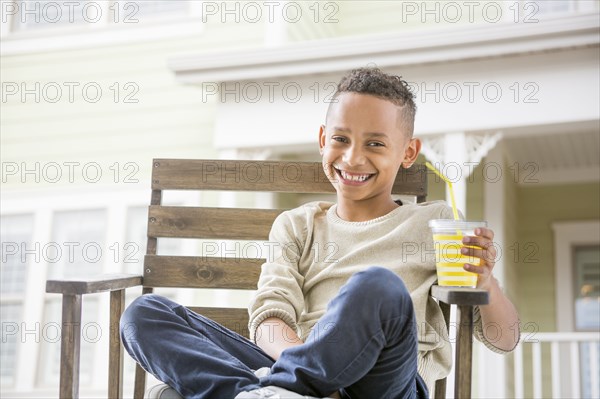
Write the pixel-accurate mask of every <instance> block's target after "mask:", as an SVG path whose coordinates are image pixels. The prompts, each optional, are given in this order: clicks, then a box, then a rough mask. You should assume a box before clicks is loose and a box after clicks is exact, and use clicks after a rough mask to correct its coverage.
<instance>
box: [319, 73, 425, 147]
mask: <svg viewBox="0 0 600 399" xmlns="http://www.w3.org/2000/svg"><path fill="white" fill-rule="evenodd" d="M346 92H352V93H361V94H370V95H373V96H375V97H379V98H381V99H383V100H387V101H390V102H391V103H393V104H395V105H397V106H399V107H400V108H401V109H402V119H403V121H402V124H403V125H404V127H405V128H406V129H407V132H408V136H409V137H412V134H413V130H414V125H415V114H416V113H417V105H416V104H415V101H414V94H413V93H412V91H411V90H410V87H409V86H408V83H406V81H404V80H402V76H395V75H388V74H386V73H384V72H382V71H381V70H380V69H379V68H373V67H369V68H358V69H353V70H352V71H350V72H349V73H348V74H346V75H345V76H344V77H342V79H341V80H340V82H339V83H338V85H337V90H336V92H335V93H334V95H333V99H334V100H335V99H336V98H337V97H338V96H339V95H340V94H341V93H346ZM330 107H331V106H330ZM327 113H329V111H328V112H327Z"/></svg>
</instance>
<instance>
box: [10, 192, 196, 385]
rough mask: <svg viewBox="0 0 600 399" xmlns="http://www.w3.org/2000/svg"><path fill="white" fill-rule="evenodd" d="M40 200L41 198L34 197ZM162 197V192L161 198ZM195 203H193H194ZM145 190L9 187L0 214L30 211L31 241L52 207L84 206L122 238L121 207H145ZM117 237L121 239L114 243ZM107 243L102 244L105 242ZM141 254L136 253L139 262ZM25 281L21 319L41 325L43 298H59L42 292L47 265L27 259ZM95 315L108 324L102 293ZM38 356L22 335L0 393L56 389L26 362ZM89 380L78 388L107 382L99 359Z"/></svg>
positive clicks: (182, 296)
mask: <svg viewBox="0 0 600 399" xmlns="http://www.w3.org/2000/svg"><path fill="white" fill-rule="evenodd" d="M40 198H43V200H40ZM201 198H202V193H201V192H198V193H197V194H196V197H195V198H193V200H190V197H189V196H185V193H179V192H169V196H168V203H175V202H177V203H181V204H182V205H192V204H191V203H190V201H193V203H196V202H197V201H200V200H201ZM163 199H164V196H163ZM198 203H199V202H198ZM149 205H150V190H149V188H148V187H146V186H145V185H144V187H143V188H142V187H140V188H135V189H123V190H114V189H113V190H111V189H108V188H107V189H106V190H101V189H100V190H96V189H94V190H90V189H85V188H73V189H69V190H68V192H67V191H65V190H58V189H50V190H31V191H20V190H15V191H13V192H11V193H3V195H2V216H7V215H13V214H23V213H32V214H33V215H34V234H33V237H32V239H33V242H50V239H51V237H50V235H51V230H52V229H51V227H52V223H53V221H52V215H53V214H54V212H57V211H74V210H85V209H99V208H102V209H106V210H107V212H108V214H107V217H108V219H109V222H108V225H107V231H106V237H107V240H108V241H110V242H114V241H117V242H123V241H124V240H125V232H126V228H125V227H126V226H125V223H126V218H125V215H126V211H127V208H129V207H133V206H146V207H147V206H149ZM119 240H121V241H119ZM108 241H107V242H108ZM185 241H186V242H185V243H184V245H183V247H182V251H186V250H187V251H189V248H191V247H192V246H193V242H187V241H191V240H185ZM143 255H144V254H140V256H141V259H142V261H143ZM122 266H123V265H122V264H113V263H111V262H104V265H103V270H102V273H114V272H115V271H119V272H120V270H117V269H119V268H121V269H122ZM27 267H28V273H27V280H26V283H25V292H24V294H23V301H22V302H21V303H22V305H23V310H22V314H21V316H22V318H23V321H24V322H26V323H28V325H32V323H36V322H39V323H42V322H43V315H44V311H45V306H46V303H47V301H48V300H49V299H59V300H60V299H61V298H60V296H59V295H58V294H48V293H46V292H45V285H46V275H47V269H48V264H46V263H44V262H41V263H39V264H36V263H33V262H31V263H28V266H27ZM192 294H193V292H191V291H190V290H186V291H185V292H184V291H181V292H177V295H176V297H175V298H174V299H175V300H177V301H180V302H185V303H188V302H191V298H192ZM98 309H99V312H98V315H97V318H96V320H95V321H96V322H98V323H99V324H100V325H101V326H108V316H109V315H108V310H109V296H108V295H102V296H101V297H100V298H98ZM103 341H104V338H102V340H101V341H99V343H98V344H99V345H98V347H97V348H95V355H96V356H99V357H97V359H100V358H101V357H102V358H103V359H108V344H107V342H106V345H104V344H103ZM41 355H42V348H41V346H38V345H37V344H36V342H34V340H31V339H28V340H27V341H26V342H25V343H23V344H22V345H20V346H19V348H18V349H17V354H16V356H17V357H16V359H15V368H16V372H15V375H14V380H13V383H12V384H11V385H9V386H3V387H2V393H3V394H4V395H9V396H11V395H13V394H14V395H17V394H18V395H24V396H23V397H28V395H35V396H40V397H44V396H48V395H53V394H55V392H56V389H58V387H55V386H47V385H45V384H41V383H40V380H39V376H38V373H37V370H35V372H32V370H31V365H32V364H36V363H37V362H38V360H39V357H40V356H41ZM92 374H93V375H94V380H93V383H92V384H91V385H90V386H87V387H84V388H83V389H84V391H87V392H83V393H84V394H91V395H98V394H100V393H101V392H104V390H105V389H106V381H108V370H107V369H106V367H104V363H103V362H95V367H94V370H93V371H92Z"/></svg>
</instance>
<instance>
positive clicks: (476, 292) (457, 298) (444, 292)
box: [431, 284, 490, 306]
mask: <svg viewBox="0 0 600 399" xmlns="http://www.w3.org/2000/svg"><path fill="white" fill-rule="evenodd" d="M431 296H432V297H434V298H435V299H437V300H438V301H441V302H444V303H447V304H449V305H474V306H475V305H487V304H488V303H490V294H489V292H487V291H486V290H480V289H477V288H463V287H441V286H439V285H437V284H434V285H432V286H431Z"/></svg>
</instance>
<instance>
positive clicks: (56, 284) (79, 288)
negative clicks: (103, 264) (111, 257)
mask: <svg viewBox="0 0 600 399" xmlns="http://www.w3.org/2000/svg"><path fill="white" fill-rule="evenodd" d="M138 285H142V276H140V275H136V274H102V275H99V276H94V277H87V278H78V279H69V280H48V281H46V292H50V293H56V294H68V295H82V294H94V293H96V292H104V291H117V290H122V289H125V288H129V287H135V286H138Z"/></svg>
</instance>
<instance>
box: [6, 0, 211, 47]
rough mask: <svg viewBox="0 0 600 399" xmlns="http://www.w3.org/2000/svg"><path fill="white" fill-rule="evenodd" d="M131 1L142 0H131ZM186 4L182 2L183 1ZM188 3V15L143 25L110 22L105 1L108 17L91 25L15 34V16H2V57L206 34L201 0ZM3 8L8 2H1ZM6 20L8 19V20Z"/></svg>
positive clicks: (154, 19)
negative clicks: (13, 28)
mask: <svg viewBox="0 0 600 399" xmlns="http://www.w3.org/2000/svg"><path fill="white" fill-rule="evenodd" d="M131 1H132V2H135V1H139V0H131ZM182 1H183V0H182ZM185 1H186V2H187V3H188V7H189V8H188V11H187V15H186V16H173V15H167V16H165V17H160V16H158V17H148V16H147V17H144V20H143V21H141V22H143V24H140V23H130V24H126V23H120V24H110V23H108V14H109V13H108V6H109V5H110V4H112V3H109V2H108V1H104V0H102V2H101V3H102V4H103V10H104V11H103V12H104V14H103V15H105V17H103V19H102V20H101V21H99V22H98V23H90V24H88V26H66V27H60V28H55V29H40V30H39V31H37V30H36V31H25V32H14V31H12V30H11V29H10V27H11V26H12V23H13V21H12V20H13V18H14V16H12V15H6V16H3V18H2V21H1V29H0V39H1V40H2V47H1V49H0V55H2V56H6V55H19V54H28V53H37V52H45V51H60V50H75V49H85V48H91V47H95V46H107V45H120V44H130V43H138V42H145V41H152V40H161V39H170V38H176V37H182V36H193V35H198V34H201V33H202V32H203V31H204V24H203V22H202V1H199V0H197V1H196V0H185ZM2 3H3V5H2V7H5V5H4V4H6V3H9V1H2ZM5 17H6V18H5Z"/></svg>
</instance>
